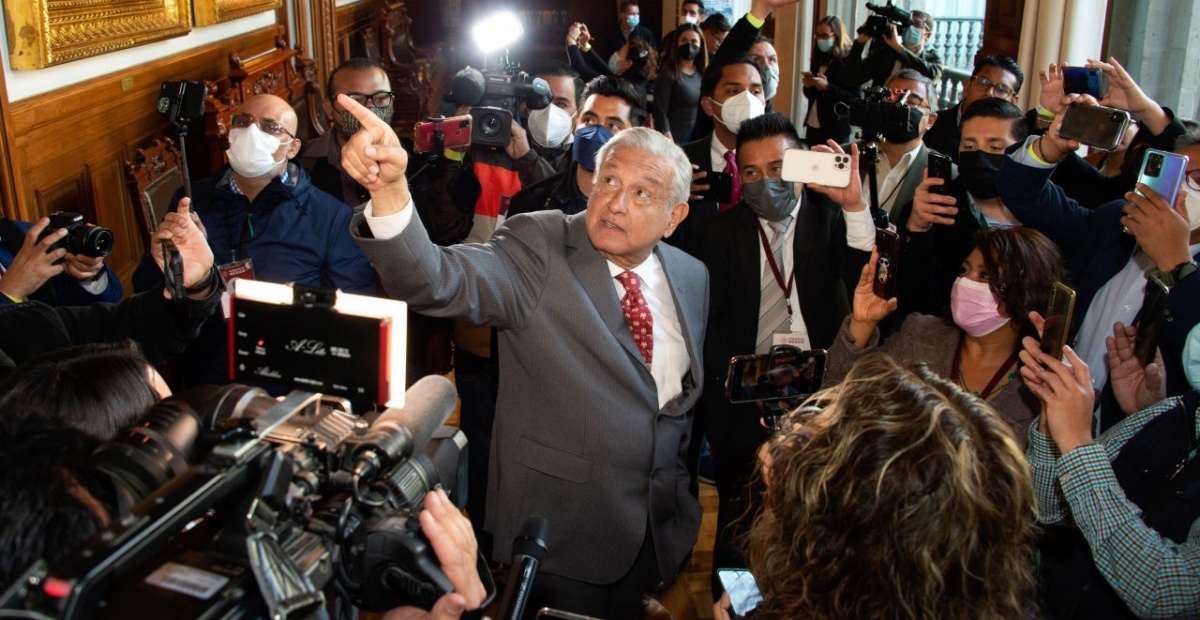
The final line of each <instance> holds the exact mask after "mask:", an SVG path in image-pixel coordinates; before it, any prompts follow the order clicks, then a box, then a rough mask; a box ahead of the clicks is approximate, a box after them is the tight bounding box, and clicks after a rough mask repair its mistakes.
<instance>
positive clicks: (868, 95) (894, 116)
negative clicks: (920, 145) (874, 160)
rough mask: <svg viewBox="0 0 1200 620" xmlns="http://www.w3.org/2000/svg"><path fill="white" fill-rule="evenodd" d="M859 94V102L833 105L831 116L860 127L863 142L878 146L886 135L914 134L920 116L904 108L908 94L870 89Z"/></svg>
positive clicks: (918, 126)
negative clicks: (875, 143) (833, 114)
mask: <svg viewBox="0 0 1200 620" xmlns="http://www.w3.org/2000/svg"><path fill="white" fill-rule="evenodd" d="M862 92H863V96H862V99H853V100H851V101H850V103H849V104H847V103H845V102H838V103H837V104H834V113H835V114H837V115H838V116H839V117H840V118H844V119H847V120H848V121H849V122H850V124H851V125H857V126H859V127H861V128H862V138H863V140H865V141H868V142H878V141H880V140H882V139H883V137H884V136H885V135H889V134H890V135H901V134H905V133H908V134H912V135H916V134H917V132H918V130H919V129H920V125H921V118H922V117H923V114H922V113H921V111H920V110H918V109H916V108H910V107H908V106H907V105H906V104H905V100H904V97H905V96H907V94H908V91H905V90H902V89H891V88H884V87H882V86H879V87H875V86H872V87H870V88H864V89H863V91H862ZM864 165H865V163H864Z"/></svg>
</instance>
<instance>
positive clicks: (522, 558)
mask: <svg viewBox="0 0 1200 620" xmlns="http://www.w3.org/2000/svg"><path fill="white" fill-rule="evenodd" d="M549 525H550V524H549V523H548V522H547V521H546V518H545V517H542V516H539V515H532V516H530V517H529V518H528V519H525V523H524V524H523V525H522V526H521V532H520V533H519V534H517V537H516V539H515V540H513V558H512V568H510V569H509V572H508V583H506V584H505V585H504V595H503V596H501V597H500V606H499V607H498V608H497V609H498V611H497V612H496V613H497V615H496V620H520V618H521V617H522V616H523V615H524V614H525V605H526V604H527V603H528V602H529V593H530V592H531V590H532V589H533V579H534V577H536V576H537V572H538V567H539V566H541V564H542V560H544V559H546V554H547V553H548V551H547V550H546V531H547V529H549Z"/></svg>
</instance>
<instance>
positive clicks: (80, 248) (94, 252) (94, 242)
mask: <svg viewBox="0 0 1200 620" xmlns="http://www.w3.org/2000/svg"><path fill="white" fill-rule="evenodd" d="M62 228H65V229H67V231H68V232H67V236H66V237H63V238H62V239H59V240H58V242H57V243H55V244H54V245H52V246H50V247H49V248H48V249H47V250H46V252H53V251H54V250H57V249H59V248H66V250H67V253H68V254H79V255H80V256H90V257H92V258H100V257H101V256H108V255H109V254H112V251H113V233H112V231H111V230H109V229H107V228H104V227H103V226H97V225H95V224H89V223H88V222H87V221H86V220H84V219H83V215H81V214H79V213H71V212H69V211H55V212H54V213H51V214H50V223H49V224H47V225H46V228H44V229H43V230H42V234H40V235H38V238H37V240H38V242H41V240H42V239H45V238H46V236H47V235H49V234H51V233H53V232H55V231H57V230H59V229H62Z"/></svg>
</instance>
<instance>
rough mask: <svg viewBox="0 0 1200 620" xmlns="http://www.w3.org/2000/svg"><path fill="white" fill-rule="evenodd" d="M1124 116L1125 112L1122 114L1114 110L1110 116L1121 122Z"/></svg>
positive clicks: (1114, 120)
mask: <svg viewBox="0 0 1200 620" xmlns="http://www.w3.org/2000/svg"><path fill="white" fill-rule="evenodd" d="M1122 116H1124V114H1121V113H1120V112H1113V113H1112V115H1111V117H1110V118H1112V120H1113V122H1117V123H1119V122H1121V117H1122Z"/></svg>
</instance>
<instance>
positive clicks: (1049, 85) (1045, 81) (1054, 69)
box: [1038, 63, 1066, 115]
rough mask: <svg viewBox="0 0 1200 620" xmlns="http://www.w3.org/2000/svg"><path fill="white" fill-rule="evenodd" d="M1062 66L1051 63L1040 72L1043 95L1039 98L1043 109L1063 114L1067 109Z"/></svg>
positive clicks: (1039, 77) (1039, 103)
mask: <svg viewBox="0 0 1200 620" xmlns="http://www.w3.org/2000/svg"><path fill="white" fill-rule="evenodd" d="M1062 67H1063V65H1062V64H1054V63H1050V66H1049V67H1048V68H1047V69H1045V70H1043V71H1039V72H1038V80H1039V81H1040V82H1041V83H1042V94H1041V95H1040V96H1038V105H1039V106H1041V107H1042V108H1043V109H1046V110H1049V111H1051V112H1053V113H1054V114H1055V115H1058V114H1062V113H1063V110H1065V109H1066V103H1064V99H1063V98H1064V97H1065V96H1066V93H1065V92H1063V74H1062Z"/></svg>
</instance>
